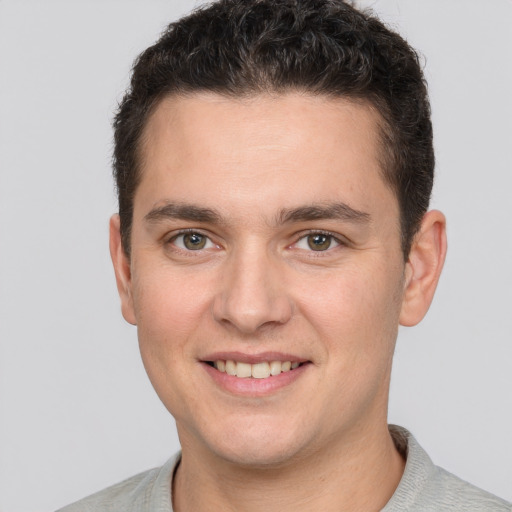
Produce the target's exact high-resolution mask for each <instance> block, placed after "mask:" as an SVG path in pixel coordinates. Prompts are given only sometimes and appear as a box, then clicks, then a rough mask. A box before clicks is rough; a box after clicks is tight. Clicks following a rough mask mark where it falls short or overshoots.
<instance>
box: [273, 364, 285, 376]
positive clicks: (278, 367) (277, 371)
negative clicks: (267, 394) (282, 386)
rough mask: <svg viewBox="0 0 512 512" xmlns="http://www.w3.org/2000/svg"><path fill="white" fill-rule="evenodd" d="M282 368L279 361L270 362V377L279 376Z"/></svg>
mask: <svg viewBox="0 0 512 512" xmlns="http://www.w3.org/2000/svg"><path fill="white" fill-rule="evenodd" d="M282 368H283V365H282V363H281V361H272V362H271V363H270V375H279V374H280V373H281V372H282Z"/></svg>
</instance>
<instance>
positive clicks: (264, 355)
mask: <svg viewBox="0 0 512 512" xmlns="http://www.w3.org/2000/svg"><path fill="white" fill-rule="evenodd" d="M228 360H230V361H237V362H240V363H248V364H257V363H263V362H265V361H281V362H284V361H291V362H292V363H294V362H297V363H304V362H306V361H307V359H305V358H303V357H299V356H297V355H293V354H286V353H283V352H275V351H269V352H258V353H257V354H248V353H246V352H236V351H235V352H233V351H231V352H215V353H212V354H208V355H206V356H205V357H202V358H201V361H228Z"/></svg>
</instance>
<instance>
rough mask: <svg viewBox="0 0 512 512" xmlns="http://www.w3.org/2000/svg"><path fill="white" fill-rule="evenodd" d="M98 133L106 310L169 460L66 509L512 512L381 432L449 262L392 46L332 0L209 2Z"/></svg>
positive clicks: (139, 76) (408, 72)
mask: <svg viewBox="0 0 512 512" xmlns="http://www.w3.org/2000/svg"><path fill="white" fill-rule="evenodd" d="M114 124H115V154H114V166H115V175H116V179H117V185H118V192H119V215H116V216H114V217H113V218H112V219H111V225H110V246H111V254H112V259H113V263H114V268H115V272H116V279H117V285H118V289H119V293H120V297H121V304H122V311H123V315H124V317H125V319H126V320H127V321H128V322H130V323H132V324H134V325H137V329H138V335H139V343H140V349H141V354H142V358H143V361H144V364H145V367H146V370H147V372H148V375H149V377H150V380H151V382H152V384H153V386H154V388H155V390H156V391H157V393H158V395H159V397H160V398H161V400H162V402H163V403H164V404H165V406H166V407H167V408H168V409H169V411H170V412H171V414H172V415H173V416H174V418H175V419H176V424H177V429H178V433H179V436H180V442H181V445H182V452H181V454H178V455H177V456H175V457H173V458H172V459H170V460H169V462H168V463H167V464H166V465H165V466H163V467H162V468H159V469H155V470H152V471H150V472H146V473H143V474H141V475H137V476H135V477H133V478H132V479H130V480H128V481H125V482H122V483H120V484H118V485H116V486H114V487H112V488H109V489H107V490H105V491H102V492H100V493H98V494H97V495H94V496H92V497H90V498H86V499H85V500H83V501H81V502H79V503H77V504H75V505H71V506H70V507H68V508H66V509H63V510H65V511H67V512H71V511H74V510H77V511H78V510H80V511H84V510H123V511H125V510H133V511H139V510H140V511H145V510H148V511H149V510H159V511H170V510H174V511H178V512H188V511H202V510H207V511H210V510H212V511H217V510H242V511H255V510H266V511H272V510H279V511H288V510H290V511H291V510H293V511H298V512H300V511H312V510H323V511H327V512H329V511H339V510H350V511H357V510H361V511H363V510H364V511H374V510H375V511H378V510H385V511H387V512H389V511H398V510H400V511H402V510H411V511H421V510H425V511H426V510H436V511H437V510H464V511H471V510H475V511H476V510H496V511H506V510H507V511H510V510H511V506H510V504H507V503H506V502H505V501H503V500H500V499H499V498H496V497H494V496H492V495H490V494H488V493H486V492H484V491H481V490H478V489H476V488H474V487H473V486H471V485H470V484H467V483H465V482H463V481H461V480H459V479H457V478H456V477H455V476H453V475H450V474H449V473H447V472H445V471H444V470H442V469H440V468H437V467H435V466H434V465H433V464H432V462H431V461H430V459H429V458H428V456H427V455H426V454H425V452H424V451H423V450H422V449H421V447H420V446H419V445H418V444H417V442H416V441H415V440H414V438H413V437H412V436H411V434H409V433H408V432H407V431H406V430H405V429H402V428H399V427H388V425H387V404H388V392H389V381H390V372H391V363H392V356H393V351H394V346H395V342H396V336H397V330H398V326H399V325H415V324H417V323H418V322H419V321H421V319H422V318H423V316H424V315H425V313H426V312H427V310H428V308H429V305H430V303H431V300H432V297H433V294H434V291H435V288H436V285H437V282H438V279H439V275H440V273H441V269H442V266H443V262H444V257H445V253H446V234H445V219H444V216H443V214H442V213H440V212H438V211H427V210H428V203H429V198H430V193H431V188H432V182H433V167H434V156H433V150H432V129H431V123H430V109H429V103H428V98H427V94H426V86H425V83H424V80H423V76H422V73H421V70H420V68H419V65H418V61H417V57H416V54H415V53H414V51H413V50H412V49H411V48H410V47H409V46H408V45H407V43H406V42H405V41H404V40H403V39H401V38H400V37H399V36H398V35H396V34H394V33H392V32H390V31H389V30H388V29H386V28H385V27H384V26H383V25H382V24H381V23H380V22H379V21H378V20H376V19H374V18H372V17H370V16H367V15H364V14H362V13H360V12H358V11H357V10H355V9H354V8H352V7H351V6H350V5H348V4H346V3H344V2H342V1H341V0H338V1H334V0H309V1H308V0H302V1H300V0H279V1H275V0H274V1H271V0H260V1H258V0H250V1H241V0H223V1H220V2H217V3H215V4H212V5H211V6H209V7H206V8H204V9H201V10H198V11H196V12H194V13H192V14H191V15H190V16H189V17H186V18H183V19H182V20H180V21H178V22H176V23H174V24H172V25H170V27H169V29H168V30H167V32H166V33H165V34H164V35H163V36H162V38H161V39H160V40H159V42H157V43H156V44H155V45H154V46H152V47H150V48H148V49H147V50H146V51H145V52H144V53H143V54H142V55H141V56H140V57H139V59H138V61H137V63H136V65H135V67H134V71H133V76H132V83H131V88H130V90H129V91H128V92H127V94H126V96H125V98H124V100H123V102H122V104H121V106H120V109H119V112H118V114H117V117H116V120H115V123H114Z"/></svg>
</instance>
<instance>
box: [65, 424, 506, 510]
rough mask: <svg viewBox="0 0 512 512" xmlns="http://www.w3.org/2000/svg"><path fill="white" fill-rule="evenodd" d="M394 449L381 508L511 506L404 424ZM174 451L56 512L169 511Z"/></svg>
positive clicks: (398, 430) (397, 430)
mask: <svg viewBox="0 0 512 512" xmlns="http://www.w3.org/2000/svg"><path fill="white" fill-rule="evenodd" d="M390 432H391V434H392V436H393V439H394V441H395V444H396V446H397V448H398V450H399V451H400V452H401V453H402V454H404V456H405V457H406V459H407V462H406V465H405V471H404V474H403V476H402V479H401V480H400V483H399V485H398V487H397V489H396V491H395V493H394V494H393V496H392V497H391V499H390V500H389V502H388V504H387V505H386V506H385V507H384V508H383V509H382V511H381V512H406V511H410V512H443V511H450V512H456V511H457V512H512V504H510V503H507V502H506V501H504V500H502V499H500V498H497V497H496V496H493V495H492V494H489V493H488V492H485V491H482V490H481V489H478V488H477V487H475V486H473V485H471V484H469V483H467V482H465V481H463V480H461V479H460V478H457V477H456V476H454V475H452V474H451V473H448V472H447V471H445V470H444V469H441V468H439V467H437V466H435V465H434V464H433V463H432V461H431V460H430V457H429V456H428V455H427V454H426V453H425V451H424V450H423V448H421V446H420V445H419V444H418V442H417V441H416V440H415V439H414V437H413V436H412V435H411V434H410V433H409V432H408V431H407V430H405V429H404V428H401V427H396V426H390ZM179 460H180V454H177V455H175V456H174V457H172V458H171V459H169V460H168V461H167V463H166V464H165V465H164V466H162V467H161V468H155V469H151V470H149V471H146V472H145V473H141V474H139V475H136V476H133V477H132V478H129V479H128V480H124V481H123V482H121V483H119V484H117V485H114V486H112V487H108V488H107V489H105V490H103V491H100V492H98V493H96V494H93V495H92V496H89V497H88V498H85V499H83V500H81V501H78V502H77V503H74V504H72V505H69V506H68V507H64V508H63V509H60V510H59V511H58V512H172V497H171V481H172V477H173V474H174V470H175V468H176V466H177V464H178V463H179Z"/></svg>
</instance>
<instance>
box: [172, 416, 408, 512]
mask: <svg viewBox="0 0 512 512" xmlns="http://www.w3.org/2000/svg"><path fill="white" fill-rule="evenodd" d="M404 466H405V462H404V460H403V459H402V457H401V456H400V454H399V453H398V451H397V450H396V448H395V446H394V443H393V440H392V438H391V435H390V434H389V431H388V430H387V425H383V427H382V428H381V429H378V430H376V431H371V432H361V430H360V429H359V430H358V431H357V435H352V436H350V435H345V436H343V442H336V441H334V440H333V442H332V443H329V444H328V448H327V449H324V453H318V452H315V453H310V454H306V455H303V454H301V455H300V456H298V457H296V458H295V460H294V461H290V462H289V463H287V464H286V465H282V466H279V467H274V468H249V467H240V466H239V465H235V464H233V463H231V462H228V461H226V460H224V459H219V458H218V457H216V456H215V455H213V454H211V453H210V454H208V453H204V452H202V453H197V452H195V451H193V450H187V445H186V444H184V445H183V457H182V462H181V463H180V466H179V468H178V471H177V473H176V476H175V481H174V484H173V497H174V499H173V501H174V508H175V511H176V512H190V511H196V510H225V511H235V510H236V511H237V512H256V511H261V510H265V511H266V512H274V511H276V512H277V511H279V512H288V511H290V512H291V511H293V512H303V511H311V510H322V511H324V512H340V511H345V510H346V511H349V510H350V511H365V512H368V511H379V510H381V509H382V508H383V507H384V506H385V504H386V503H387V502H388V501H389V499H390V498H391V496H392V494H393V492H394V491H395V489H396V487H397V486H398V483H399V481H400V478H401V476H402V474H403V470H404Z"/></svg>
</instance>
